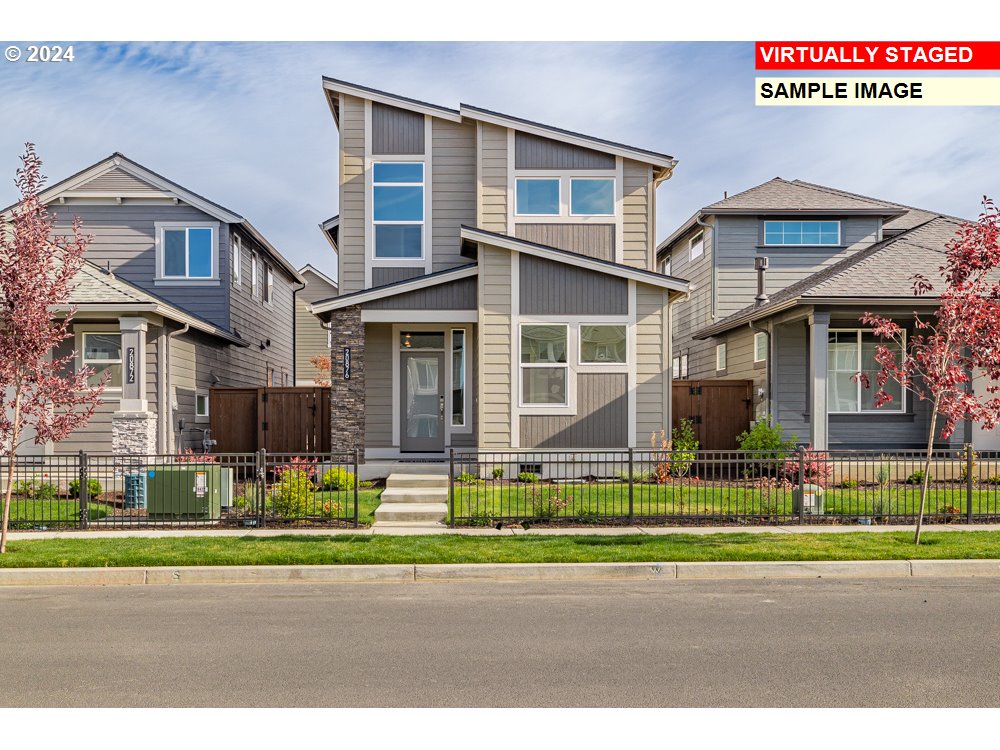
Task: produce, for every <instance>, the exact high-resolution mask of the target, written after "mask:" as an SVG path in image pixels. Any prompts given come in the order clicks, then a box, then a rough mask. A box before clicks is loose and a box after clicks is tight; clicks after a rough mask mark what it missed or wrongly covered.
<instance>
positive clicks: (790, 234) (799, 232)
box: [764, 221, 840, 245]
mask: <svg viewBox="0 0 1000 750" xmlns="http://www.w3.org/2000/svg"><path fill="white" fill-rule="evenodd" d="M764 244H765V245H839V244H840V222H839V221H765V222H764Z"/></svg>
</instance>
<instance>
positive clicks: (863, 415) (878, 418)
mask: <svg viewBox="0 0 1000 750" xmlns="http://www.w3.org/2000/svg"><path fill="white" fill-rule="evenodd" d="M802 416H803V418H805V419H806V420H808V419H810V418H811V415H810V414H809V413H808V412H803V413H802ZM916 418H917V415H916V414H914V413H913V412H891V411H886V412H877V411H859V412H834V413H832V414H828V415H827V419H828V420H829V421H830V422H833V423H835V424H851V423H864V422H902V423H906V422H914V421H916Z"/></svg>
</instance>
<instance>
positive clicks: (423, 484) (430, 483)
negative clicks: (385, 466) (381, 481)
mask: <svg viewBox="0 0 1000 750" xmlns="http://www.w3.org/2000/svg"><path fill="white" fill-rule="evenodd" d="M385 486H386V487H387V488H388V489H402V488H413V489H441V488H444V489H448V475H447V474H405V473H392V474H390V475H389V477H388V479H386V480H385Z"/></svg>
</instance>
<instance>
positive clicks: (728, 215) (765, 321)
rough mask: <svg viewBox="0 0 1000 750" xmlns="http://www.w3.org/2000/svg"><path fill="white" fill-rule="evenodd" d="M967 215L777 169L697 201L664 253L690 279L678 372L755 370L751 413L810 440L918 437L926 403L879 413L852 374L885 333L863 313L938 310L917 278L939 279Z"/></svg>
mask: <svg viewBox="0 0 1000 750" xmlns="http://www.w3.org/2000/svg"><path fill="white" fill-rule="evenodd" d="M961 221H962V220H960V219H956V218H954V217H948V216H943V215H940V214H936V213H933V212H929V211H924V210H919V209H914V208H910V207H907V206H902V205H899V204H896V203H891V202H889V201H882V200H876V199H873V198H867V197H864V196H861V195H856V194H853V193H847V192H844V191H841V190H836V189H833V188H827V187H823V186H820V185H815V184H811V183H806V182H802V181H799V180H795V181H787V180H783V179H780V178H777V179H774V180H771V181H770V182H766V183H764V184H762V185H758V186H756V187H754V188H751V189H749V190H747V191H745V192H743V193H739V194H737V195H733V196H730V197H727V198H725V199H723V200H721V201H719V202H717V203H714V204H712V205H710V206H706V207H704V208H703V209H701V210H700V211H698V212H697V213H696V214H694V215H693V216H692V217H691V218H690V219H689V220H688V221H687V222H685V223H684V224H683V225H682V226H681V227H679V228H678V229H677V230H676V231H675V232H674V233H673V234H671V235H670V237H668V238H667V239H666V240H665V241H664V242H663V243H661V245H660V246H659V249H658V258H659V262H660V264H661V269H663V270H668V271H669V272H670V273H675V274H677V275H680V276H683V277H685V278H688V279H690V280H691V282H692V292H691V295H690V297H689V298H688V299H686V300H684V301H682V302H680V303H678V304H677V305H676V309H675V315H674V329H673V331H674V353H673V359H672V362H671V366H672V369H673V373H674V376H675V377H677V378H681V379H691V380H715V379H738V380H752V381H753V402H754V403H753V418H754V419H755V420H759V419H770V420H771V421H772V422H774V421H777V422H780V423H781V425H782V427H783V428H784V429H785V431H786V434H793V433H794V434H795V435H796V436H797V437H798V439H799V441H800V442H801V443H808V444H811V445H812V446H814V447H816V448H820V449H825V448H838V447H840V448H886V449H902V448H916V447H921V446H922V445H924V444H926V440H927V428H928V419H929V416H930V414H929V412H930V409H929V407H928V405H927V404H926V403H924V402H920V401H917V400H915V399H914V398H913V397H912V396H911V395H910V394H902V393H897V394H895V395H896V396H897V398H895V399H894V401H893V403H892V404H889V405H886V406H883V407H881V408H879V409H876V408H875V407H874V405H873V403H872V401H873V391H871V390H868V389H865V388H863V387H862V386H860V385H859V384H858V383H857V382H855V381H854V379H853V376H854V374H855V373H857V372H859V371H869V372H874V371H875V368H876V366H875V362H874V359H873V355H874V350H875V347H876V346H877V345H879V344H881V343H883V342H882V341H881V340H879V339H876V338H875V337H874V335H873V334H872V333H871V332H870V331H866V330H864V327H863V326H862V325H861V324H860V323H859V320H858V319H859V318H860V317H861V316H862V315H863V314H864V313H865V312H875V313H879V314H882V315H886V316H889V317H893V318H898V320H899V322H900V323H905V324H906V325H908V326H910V328H911V329H912V321H913V312H914V310H920V309H925V310H927V311H930V310H932V309H933V307H934V305H935V304H936V300H935V298H934V297H933V295H928V296H925V297H914V295H913V289H912V277H913V275H914V274H916V273H923V274H924V275H926V276H927V277H928V278H930V279H932V280H935V279H937V278H938V268H939V267H940V265H941V262H942V257H943V255H942V254H943V252H944V248H945V245H946V244H947V243H948V241H949V240H951V239H952V238H953V237H954V236H955V233H956V231H957V230H958V228H959V226H960V225H961ZM748 426H749V425H747V424H740V425H734V426H733V430H734V432H740V431H742V430H743V429H746V428H747V427H748ZM974 432H976V434H974ZM970 437H976V438H977V442H981V443H982V442H983V441H985V442H986V443H989V442H990V441H992V440H995V437H994V436H993V435H992V434H990V435H981V434H978V432H977V431H975V430H974V429H973V428H972V427H971V426H968V427H967V428H966V430H965V431H962V430H959V431H957V432H956V434H955V435H953V437H952V442H954V443H961V442H962V441H963V440H966V439H968V438H970ZM983 445H984V447H988V446H987V445H986V444H985V443H983Z"/></svg>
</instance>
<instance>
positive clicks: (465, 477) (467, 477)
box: [455, 471, 479, 484]
mask: <svg viewBox="0 0 1000 750" xmlns="http://www.w3.org/2000/svg"><path fill="white" fill-rule="evenodd" d="M455 481H456V482H458V483H459V484H478V482H479V477H477V476H476V475H475V474H470V473H469V472H467V471H463V472H462V473H461V474H459V475H458V476H457V477H455Z"/></svg>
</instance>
